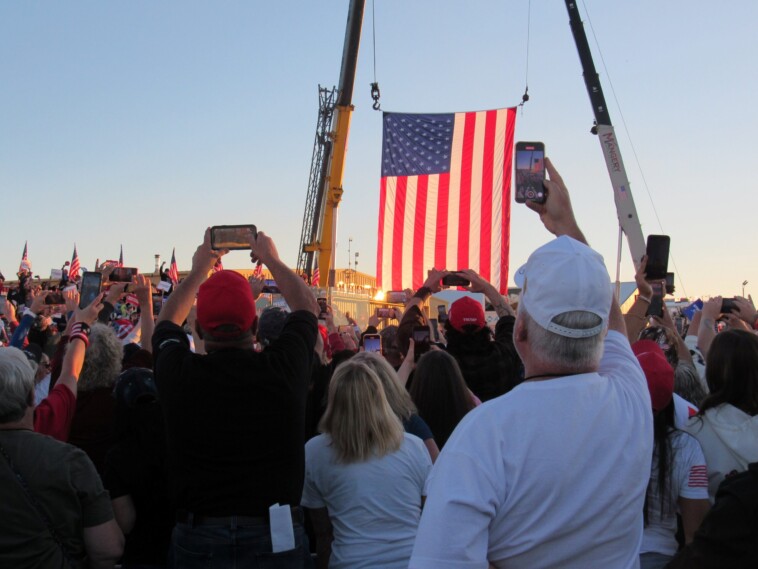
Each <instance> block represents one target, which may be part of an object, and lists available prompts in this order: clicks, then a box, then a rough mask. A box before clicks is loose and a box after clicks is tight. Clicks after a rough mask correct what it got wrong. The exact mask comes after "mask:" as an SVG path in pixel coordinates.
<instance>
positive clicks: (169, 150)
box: [0, 0, 758, 296]
mask: <svg viewBox="0 0 758 569" xmlns="http://www.w3.org/2000/svg"><path fill="white" fill-rule="evenodd" d="M527 6H528V3H527V1H526V0H518V1H517V0H509V1H506V0H467V1H466V2H463V1H457V2H453V1H450V0H413V1H412V2H410V1H408V0H376V8H375V9H376V29H377V35H376V44H377V52H376V58H377V78H378V80H379V83H380V86H381V89H382V107H383V108H384V109H386V110H391V111H397V112H414V111H415V112H455V111H467V110H476V109H487V108H496V107H503V106H511V105H515V104H517V103H518V102H519V101H520V98H521V94H522V92H523V88H524V75H525V63H526V21H527ZM347 7H348V2H347V0H343V1H336V0H322V1H320V2H315V1H309V2H300V3H292V2H286V3H285V2H267V3H264V2H254V1H252V0H250V1H246V2H243V1H237V2H233V1H223V2H196V1H182V2H179V1H166V2H161V3H155V2H147V1H132V2H119V3H116V2H101V1H94V0H91V1H77V2H73V1H69V2H53V1H27V2H11V1H10V0H2V1H0V77H2V80H0V188H2V195H3V197H4V202H3V203H4V206H3V213H4V215H3V247H2V249H0V269H1V270H2V271H3V272H4V273H5V275H6V277H11V276H12V275H13V273H14V272H15V271H16V269H17V267H18V263H19V259H20V255H21V250H22V248H23V245H24V241H25V240H27V239H28V241H29V251H30V258H31V260H32V262H33V264H34V269H35V271H36V272H37V273H40V274H42V275H43V276H44V275H47V274H49V269H50V268H53V267H60V265H61V264H62V263H63V261H65V260H67V259H70V255H71V251H72V248H73V244H74V242H76V243H77V245H78V248H79V253H80V256H81V258H82V263H83V265H84V266H87V267H91V266H92V265H93V263H94V260H95V258H100V259H106V258H116V257H117V255H118V249H119V244H121V243H123V245H124V255H125V261H126V264H127V265H136V266H138V267H140V269H142V270H143V271H151V270H152V268H153V255H154V254H155V253H160V254H161V255H162V256H163V258H164V259H168V258H170V255H171V249H172V247H174V246H176V249H177V258H178V261H179V266H180V268H181V269H186V268H188V267H189V264H190V260H191V257H192V253H193V252H194V249H195V247H196V246H197V244H198V242H199V241H200V240H201V238H202V233H203V229H204V228H205V227H206V226H208V225H214V224H232V223H255V224H256V225H258V227H259V228H260V229H262V230H265V231H267V232H268V233H269V234H270V235H272V236H273V237H274V239H275V241H276V242H277V244H278V246H279V251H280V254H281V256H282V258H284V259H285V260H286V261H287V262H288V263H290V264H292V265H294V264H295V262H296V258H297V247H298V243H299V238H300V229H301V224H302V215H303V209H304V203H305V196H306V189H307V181H308V172H309V168H310V158H311V150H312V145H313V136H314V131H315V124H316V112H317V86H318V84H319V83H320V84H322V85H325V86H332V85H334V84H336V83H337V81H338V78H339V67H340V60H341V56H342V44H343V39H344V26H345V20H346V16H347ZM579 9H580V11H581V13H582V15H583V18H584V20H585V24H586V26H587V33H588V35H589V36H590V44H591V46H592V49H593V54H594V56H595V60H596V65H597V67H598V70H599V71H600V74H601V81H602V84H603V87H604V89H605V92H606V99H607V101H608V104H609V109H610V113H611V118H612V119H613V122H614V124H615V125H616V128H617V133H618V136H619V139H620V142H621V151H622V155H623V157H624V161H625V163H626V167H627V172H628V174H629V178H630V181H631V187H632V191H633V193H634V196H635V201H636V203H637V208H638V212H639V215H640V218H641V219H642V221H643V232H644V233H645V234H646V235H647V234H648V233H660V232H661V229H660V227H659V226H658V222H657V220H656V217H655V213H654V211H653V208H652V206H651V203H650V199H649V197H648V194H647V191H646V189H645V185H644V183H643V179H642V176H643V175H644V177H645V179H646V180H647V184H648V185H649V188H650V192H651V194H652V196H653V199H654V200H655V202H656V208H657V210H658V215H659V216H660V219H661V223H662V224H663V232H665V233H668V234H670V235H671V237H672V254H673V256H674V260H675V261H676V264H677V267H678V270H679V273H680V274H679V275H678V276H677V284H678V285H679V286H678V291H677V292H678V293H681V292H682V287H681V284H682V283H683V284H684V286H685V288H686V292H687V293H688V294H689V295H691V296H692V295H707V294H725V295H728V296H731V295H734V294H737V293H739V292H740V284H741V282H742V281H743V280H745V279H747V280H748V281H750V284H749V285H748V286H747V292H750V290H751V288H752V286H753V284H756V285H758V270H756V269H754V263H753V260H754V256H753V255H752V251H751V250H752V247H753V246H754V244H755V243H756V232H757V230H756V229H755V227H756V223H755V214H756V212H757V211H758V197H756V195H755V193H754V192H753V191H752V187H751V186H752V182H751V181H750V179H751V178H752V176H751V175H750V171H749V168H750V165H751V164H753V163H754V160H753V159H752V154H753V144H754V143H753V141H754V133H755V131H756V126H757V125H756V123H757V122H758V121H757V120H756V112H755V110H754V105H753V100H754V94H755V92H756V77H757V76H758V73H756V71H758V70H757V69H756V61H757V60H756V53H758V49H756V48H758V40H757V39H756V34H755V31H754V29H753V28H754V26H755V22H756V21H758V3H756V2H753V1H749V0H742V1H735V2H729V3H727V4H724V5H719V6H718V8H716V7H715V6H714V5H713V4H712V3H710V2H705V1H701V0H697V1H691V2H659V1H652V0H642V1H634V2H632V1H621V0H615V1H613V2H610V1H608V0H605V1H601V0H587V1H586V3H584V2H583V3H580V5H579ZM531 10H532V14H531V17H532V23H531V42H530V56H529V92H530V95H531V100H530V101H529V103H528V104H527V105H526V107H525V108H524V111H523V113H521V112H519V116H518V121H517V127H516V139H517V140H542V141H544V142H545V145H546V151H547V155H548V156H550V157H551V158H552V160H553V162H554V164H555V165H556V167H557V168H558V169H559V170H560V171H561V173H562V175H563V177H564V179H565V180H566V182H567V184H568V186H569V189H570V190H571V192H572V198H573V201H574V207H575V210H576V212H577V216H578V218H579V220H580V223H581V225H582V227H583V228H584V229H585V232H586V234H587V237H588V239H589V240H590V243H591V244H592V245H593V246H594V247H595V248H597V249H598V250H599V251H600V252H601V253H602V254H603V255H604V257H605V259H606V263H607V264H608V266H609V270H610V272H611V276H612V277H613V276H614V274H615V259H616V244H617V223H616V217H615V209H614V206H613V197H612V191H611V187H610V182H609V180H608V175H607V171H606V169H605V165H604V162H603V158H602V153H601V150H600V145H599V143H598V141H597V139H596V137H594V136H592V135H590V134H589V128H590V126H591V124H592V118H593V116H592V111H591V108H590V104H589V100H588V98H587V94H586V91H585V87H584V82H583V80H582V76H581V68H580V64H579V59H578V56H577V53H576V49H575V47H574V43H573V39H572V36H571V32H570V29H569V25H568V16H567V13H566V9H565V6H564V3H563V2H560V1H558V0H553V1H550V2H548V1H547V0H533V1H532V9H531ZM588 16H589V19H591V20H592V24H593V26H594V30H595V33H596V34H597V37H598V41H599V42H600V49H601V50H602V54H603V56H604V58H605V63H606V64H607V66H608V73H609V74H610V80H612V82H613V86H614V87H615V90H616V95H617V96H618V101H619V103H620V110H619V106H618V105H617V103H616V100H615V99H614V95H613V92H612V91H611V82H610V81H609V77H608V75H607V74H606V72H605V70H604V69H603V65H602V61H601V58H600V52H599V51H598V48H597V45H596V44H595V41H594V39H593V32H592V30H591V29H590V28H589V23H588ZM371 23H372V22H371V0H368V1H367V10H366V18H365V21H364V28H363V41H362V44H361V51H360V57H359V61H358V72H357V78H356V86H355V93H354V98H353V101H354V104H355V106H356V111H355V113H354V115H353V123H352V130H351V133H350V143H349V148H348V157H347V167H346V172H345V181H344V188H345V193H344V196H343V202H342V207H341V208H340V217H339V227H338V240H339V247H338V257H337V260H338V262H337V264H338V266H341V267H344V266H346V265H347V262H348V255H347V245H348V238H349V237H352V238H353V245H352V247H353V252H355V251H359V252H360V257H359V261H360V263H359V266H358V269H359V270H363V271H366V272H369V273H371V274H373V273H374V272H375V255H376V224H377V207H378V180H379V162H380V155H381V114H380V113H377V112H375V111H373V110H372V109H371V99H370V96H369V83H370V82H371V81H373V73H374V72H373V62H372V59H373V49H372V34H371ZM621 112H623V115H624V118H625V119H626V123H627V126H628V127H629V131H630V134H631V137H632V142H633V143H634V147H635V148H636V151H637V154H638V156H639V160H640V163H641V166H642V170H641V171H640V169H639V168H638V166H637V163H636V161H635V158H634V155H633V152H632V147H631V145H630V142H629V140H628V138H627V134H626V131H625V130H624V128H623V125H622V120H621V119H622V116H621ZM548 239H549V235H548V234H547V232H546V231H545V230H544V229H543V228H542V227H541V225H540V224H539V222H538V220H537V219H536V217H535V216H534V215H533V214H532V213H531V212H530V211H528V210H526V208H525V207H524V206H520V205H518V204H513V209H512V224H511V274H512V273H513V271H514V270H515V269H516V268H517V267H518V266H519V265H520V264H521V263H522V262H523V261H524V260H525V259H526V257H527V256H528V254H529V253H530V252H531V251H532V250H533V249H534V248H535V247H537V246H538V245H540V244H542V243H543V242H545V241H547V240H548ZM246 263H247V258H246V256H245V254H244V253H234V254H232V256H230V257H229V258H228V259H227V261H226V262H225V264H226V266H227V267H243V266H246ZM448 268H453V269H454V268H458V267H448ZM632 274H633V269H632V266H631V262H630V256H629V253H628V249H627V247H626V245H624V250H623V260H622V279H624V280H630V279H631V278H632ZM511 282H512V279H511Z"/></svg>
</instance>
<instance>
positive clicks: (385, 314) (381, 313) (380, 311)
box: [376, 308, 390, 318]
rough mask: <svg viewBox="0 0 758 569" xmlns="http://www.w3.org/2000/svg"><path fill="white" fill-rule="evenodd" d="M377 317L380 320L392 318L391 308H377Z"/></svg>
mask: <svg viewBox="0 0 758 569" xmlns="http://www.w3.org/2000/svg"><path fill="white" fill-rule="evenodd" d="M376 315H377V316H378V317H379V318H389V317H390V309H389V308H377V309H376Z"/></svg>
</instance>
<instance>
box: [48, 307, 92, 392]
mask: <svg viewBox="0 0 758 569" xmlns="http://www.w3.org/2000/svg"><path fill="white" fill-rule="evenodd" d="M102 298H103V297H102V295H100V296H98V297H97V298H95V300H93V301H92V304H90V305H89V306H87V307H85V308H77V309H76V310H74V317H73V324H72V325H71V326H70V329H69V330H70V337H69V341H68V346H67V348H66V355H64V356H63V364H61V375H60V377H59V378H58V381H57V383H56V385H65V386H66V387H68V388H69V389H70V390H71V392H72V393H73V394H74V396H76V382H77V381H79V374H81V372H82V366H83V365H84V352H85V351H86V350H87V344H89V341H88V339H87V337H88V335H89V327H90V326H92V325H93V324H94V323H95V322H97V315H98V314H99V313H100V311H101V310H102V308H103V304H102V302H101V301H102Z"/></svg>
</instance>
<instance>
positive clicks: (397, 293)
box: [387, 290, 408, 304]
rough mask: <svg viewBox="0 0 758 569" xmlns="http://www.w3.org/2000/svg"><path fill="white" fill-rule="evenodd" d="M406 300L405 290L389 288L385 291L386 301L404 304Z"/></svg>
mask: <svg viewBox="0 0 758 569" xmlns="http://www.w3.org/2000/svg"><path fill="white" fill-rule="evenodd" d="M406 300H408V299H407V297H406V295H405V291H402V290H391V291H389V292H388V293H387V302H391V303H393V304H405V301H406Z"/></svg>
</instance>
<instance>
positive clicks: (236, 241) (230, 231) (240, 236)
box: [211, 225, 258, 249]
mask: <svg viewBox="0 0 758 569" xmlns="http://www.w3.org/2000/svg"><path fill="white" fill-rule="evenodd" d="M257 237H258V229H256V227H255V225H214V226H213V227H211V249H250V240H251V239H256V238H257Z"/></svg>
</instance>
